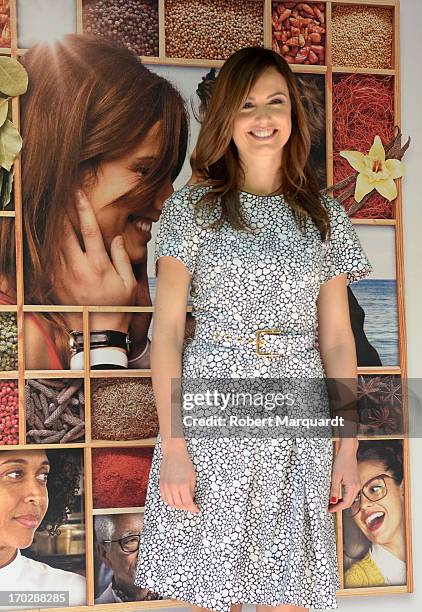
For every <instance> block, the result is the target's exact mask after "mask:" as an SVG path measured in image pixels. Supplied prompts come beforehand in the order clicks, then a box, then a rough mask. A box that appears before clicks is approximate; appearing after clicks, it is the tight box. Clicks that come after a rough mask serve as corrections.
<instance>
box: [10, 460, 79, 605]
mask: <svg viewBox="0 0 422 612" xmlns="http://www.w3.org/2000/svg"><path fill="white" fill-rule="evenodd" d="M0 470H1V478H0V489H1V491H0V507H1V508H0V514H1V517H2V519H1V521H0V523H1V527H0V540H1V548H2V550H3V551H7V558H5V559H3V563H2V566H1V568H0V592H2V596H3V597H6V599H8V601H6V600H4V601H2V604H5V605H6V606H8V604H9V603H10V606H8V607H7V608H3V607H2V609H10V610H13V609H15V608H16V606H17V605H18V604H19V603H20V604H21V605H22V604H26V607H31V608H43V607H48V606H43V602H48V605H49V606H50V607H51V605H52V603H55V606H54V607H66V606H68V605H70V606H83V605H86V579H85V569H86V568H85V518H84V484H83V483H84V468H83V455H82V450H80V449H50V450H45V449H30V450H26V449H25V450H17V449H16V450H2V451H1V452H0ZM15 591H23V594H22V595H21V599H19V600H18V599H17V597H18V595H16V594H14V592H15ZM32 591H35V593H31V592H32ZM40 591H43V592H44V593H41V592H40ZM4 592H6V595H5V594H4ZM31 604H33V605H31Z"/></svg>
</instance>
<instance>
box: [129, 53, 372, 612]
mask: <svg viewBox="0 0 422 612" xmlns="http://www.w3.org/2000/svg"><path fill="white" fill-rule="evenodd" d="M309 151H310V137H309V129H308V126H307V123H306V114H305V113H304V109H303V106H302V103H301V100H300V93H299V90H298V87H297V83H296V80H295V76H294V74H293V73H292V72H291V70H290V68H289V66H288V64H287V63H286V62H285V61H284V60H283V58H281V57H280V56H279V55H277V54H276V53H274V52H272V51H270V50H268V49H263V48H259V47H252V48H245V49H241V50H240V51H238V52H236V53H234V54H233V55H232V56H231V57H230V58H229V59H228V60H227V61H226V62H225V64H224V65H223V67H222V69H221V71H220V73H219V75H218V79H217V82H216V84H215V87H214V89H213V93H212V97H211V100H210V103H209V107H208V110H207V113H206V116H205V119H204V122H203V124H202V127H201V131H200V134H199V138H198V142H197V146H196V152H195V159H194V162H193V163H192V162H191V163H192V166H193V171H194V172H195V174H196V176H197V177H200V180H201V183H199V185H194V186H185V187H184V188H183V189H181V190H179V191H178V192H176V193H174V194H173V196H172V197H170V198H169V199H168V200H167V201H166V203H165V205H164V207H163V211H162V216H161V219H160V229H159V233H158V236H157V242H156V252H155V261H156V266H157V268H158V282H157V296H156V305H155V311H154V335H153V343H152V353H151V359H152V381H153V386H154V394H155V397H156V403H157V410H158V414H159V422H160V432H159V435H158V437H157V444H156V447H155V451H154V456H153V463H152V469H151V472H150V477H149V483H148V492H147V501H146V506H145V519H144V529H143V532H142V534H141V540H140V546H139V556H138V565H137V575H136V579H135V584H136V585H137V586H139V587H148V588H150V589H152V590H154V591H156V592H158V593H160V594H161V595H163V596H165V597H172V598H178V599H182V600H184V601H189V602H191V603H192V604H193V610H194V612H197V610H198V609H200V608H208V609H212V610H216V611H221V612H228V611H229V610H230V609H231V607H232V605H235V607H237V608H238V607H239V606H240V605H241V604H242V603H254V604H256V605H257V612H264V609H265V608H264V606H268V605H271V606H275V607H277V608H279V609H280V610H290V609H293V606H296V607H299V608H302V609H306V608H308V607H315V608H336V607H337V602H336V597H335V594H336V589H337V588H339V578H338V568H337V558H336V542H335V529H334V512H337V511H340V510H343V509H344V508H347V507H349V506H350V504H351V503H352V501H353V499H354V497H355V495H356V493H357V491H358V490H359V488H360V482H359V476H358V468H357V462H356V448H357V442H356V438H354V437H352V438H349V439H347V438H346V436H345V435H344V433H342V435H341V444H340V448H339V451H338V453H337V455H336V458H335V461H334V464H333V466H332V463H331V461H332V452H333V450H332V440H331V439H330V436H328V435H327V432H326V431H325V437H324V435H319V436H315V437H314V438H310V439H309V438H308V437H306V435H305V436H304V435H300V434H299V435H296V436H294V437H293V438H292V436H291V435H288V436H285V437H272V436H271V430H270V435H268V436H267V438H265V437H264V438H262V437H256V438H252V439H251V438H247V437H246V436H242V435H240V436H239V435H238V436H237V437H231V438H230V437H227V435H224V431H223V430H218V429H217V435H218V432H220V436H219V437H218V438H217V439H214V438H213V432H212V431H211V427H210V428H209V431H208V433H205V435H204V434H203V435H201V436H199V437H195V436H194V437H190V436H189V435H188V434H189V431H188V427H187V426H186V419H185V414H183V419H182V414H181V407H180V395H179V393H180V389H179V387H180V384H179V382H178V381H179V380H180V379H181V378H182V380H183V381H184V384H183V389H182V390H184V389H185V388H186V385H187V381H188V380H190V379H192V380H195V379H199V378H206V379H210V378H220V379H225V380H230V379H232V378H236V379H246V378H248V377H251V378H257V379H258V381H262V379H265V378H274V379H277V380H280V379H281V378H283V379H284V381H285V380H287V383H288V384H291V382H290V381H293V379H299V380H300V379H304V380H307V381H308V383H309V382H310V380H311V379H314V380H315V379H322V382H324V378H325V377H329V378H330V379H331V380H332V381H333V380H334V382H336V380H337V379H339V378H340V377H341V378H342V379H343V381H345V382H344V384H343V385H342V386H340V385H339V386H338V390H339V391H340V394H339V399H338V400H337V407H338V406H340V407H341V408H344V406H346V407H347V405H349V412H350V413H351V421H353V417H354V416H355V413H354V411H353V407H354V406H355V400H356V386H357V367H356V352H355V345H354V339H353V334H352V331H351V327H350V319H349V312H348V304H347V291H346V284H347V282H352V281H355V280H358V279H360V278H362V277H363V276H366V275H367V274H368V273H369V272H370V271H371V270H372V268H371V265H370V263H369V261H368V260H367V258H366V255H365V253H364V252H363V250H362V247H361V245H360V243H359V240H358V237H357V234H356V232H355V230H354V227H353V225H352V223H351V221H350V219H349V218H348V217H347V215H346V213H345V211H344V209H343V208H342V207H341V206H340V205H339V204H338V203H337V202H336V201H335V200H332V199H330V198H328V197H325V198H321V197H320V195H319V186H318V182H317V180H316V178H315V176H314V174H313V171H312V167H311V165H310V163H309ZM220 220H221V222H220V223H219V221H220ZM203 221H206V223H204V222H203ZM209 221H211V224H210V223H209ZM214 221H215V223H214V224H213V222H214ZM245 225H246V229H245ZM329 229H330V230H331V231H330V234H329V237H330V238H331V239H330V240H329V241H328V240H326V238H327V233H328V230H329ZM247 230H248V231H247ZM254 234H255V235H254ZM190 283H191V284H192V300H193V304H192V312H193V313H194V314H195V316H196V321H197V323H196V330H195V337H194V339H193V341H192V342H191V343H190V344H189V345H188V346H187V347H186V349H185V350H184V351H183V353H182V350H181V348H182V341H183V325H184V320H185V308H186V296H187V293H188V287H189V284H190ZM317 319H318V323H319V332H320V351H321V355H320V353H319V352H318V351H317V349H316V348H315V345H314V340H315V326H316V321H317ZM265 336H266V337H265ZM262 339H264V340H266V342H265V345H263V344H262V342H259V340H261V341H262ZM268 353H270V355H271V356H266V355H268ZM284 381H283V385H284ZM171 382H173V383H174V387H173V388H172V385H171ZM244 382H245V384H246V382H247V381H246V380H245V381H244ZM268 382H270V381H268ZM201 390H203V387H202V389H201ZM183 399H184V400H185V399H186V398H183ZM258 399H259V398H258ZM298 399H299V400H301V399H302V398H300V397H299V398H298ZM322 399H323V400H324V406H323V407H322V408H323V413H324V412H325V414H327V412H328V397H327V398H325V397H323V398H322ZM298 403H299V404H301V401H299V402H298ZM170 406H172V408H173V410H172V411H171V413H170V410H169V407H170ZM311 408H312V406H311ZM300 411H301V405H299V410H298V412H299V413H300ZM219 412H220V414H221V408H219ZM315 412H317V408H316V407H315ZM182 421H183V422H182ZM352 426H354V431H356V426H355V424H353V422H352ZM274 433H275V431H274ZM330 433H331V431H330ZM214 437H215V436H214ZM186 438H187V439H186ZM331 467H332V474H331ZM341 486H343V488H344V489H345V492H344V496H343V499H342V500H341V501H340V500H339V497H341V493H340V487H341ZM329 501H330V502H331V503H330V504H329V505H328V502H329ZM327 506H328V507H327Z"/></svg>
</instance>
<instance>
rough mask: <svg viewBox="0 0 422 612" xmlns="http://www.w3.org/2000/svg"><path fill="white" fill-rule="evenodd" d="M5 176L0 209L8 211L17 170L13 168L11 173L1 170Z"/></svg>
mask: <svg viewBox="0 0 422 612" xmlns="http://www.w3.org/2000/svg"><path fill="white" fill-rule="evenodd" d="M0 170H1V171H2V175H3V181H2V182H3V185H2V190H1V199H0V208H3V210H4V209H6V208H7V206H8V205H9V202H10V198H11V195H12V187H13V177H14V174H15V169H14V167H13V166H12V168H11V170H10V172H7V171H6V170H4V168H0Z"/></svg>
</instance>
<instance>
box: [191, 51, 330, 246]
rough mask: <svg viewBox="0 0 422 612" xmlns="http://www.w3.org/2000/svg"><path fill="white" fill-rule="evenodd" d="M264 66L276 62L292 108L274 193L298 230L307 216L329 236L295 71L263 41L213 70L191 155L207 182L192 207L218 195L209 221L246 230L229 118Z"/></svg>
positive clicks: (273, 65) (207, 203) (200, 180)
mask: <svg viewBox="0 0 422 612" xmlns="http://www.w3.org/2000/svg"><path fill="white" fill-rule="evenodd" d="M268 68H275V69H276V70H278V72H279V73H280V74H281V75H282V76H283V77H284V78H285V80H286V82H287V85H288V88H289V93H290V99H291V108H292V111H291V112H292V133H291V136H290V138H289V140H288V142H287V143H286V145H285V146H284V148H283V153H282V158H281V170H282V184H281V185H280V186H279V188H278V189H277V190H276V191H275V192H274V194H283V196H284V198H285V200H286V202H287V203H288V205H289V206H290V207H291V209H292V212H293V215H294V218H295V220H296V223H297V226H298V227H299V229H300V230H301V231H304V230H305V226H306V218H307V217H311V218H312V220H313V221H314V223H315V225H316V226H317V228H318V230H319V232H320V235H321V239H322V240H325V239H326V238H327V236H329V217H328V212H327V210H326V208H325V206H324V204H323V201H322V199H321V196H320V193H319V184H318V179H317V177H316V174H315V171H314V169H313V168H312V166H311V164H310V159H309V155H310V151H311V131H310V127H309V124H308V120H307V116H306V112H305V109H304V106H303V103H302V100H301V92H300V89H299V86H298V84H297V80H296V76H295V74H294V73H293V72H292V70H291V69H290V66H289V64H288V63H287V62H286V61H285V60H284V59H283V58H282V57H281V56H280V55H278V54H277V53H275V52H274V51H272V50H270V49H265V48H263V47H245V48H243V49H240V50H239V51H236V52H235V53H233V55H231V56H230V57H229V58H228V60H227V61H226V62H225V63H224V64H223V66H222V68H221V70H220V72H219V73H218V76H217V79H216V81H215V83H214V85H213V87H212V94H211V97H210V99H209V103H208V107H207V110H206V112H205V114H204V117H203V121H202V125H201V130H200V133H199V136H198V142H197V144H196V149H195V154H194V155H193V156H192V157H191V166H192V170H193V173H194V174H195V176H197V177H198V183H197V187H203V186H204V185H208V186H210V187H211V188H210V189H209V190H207V192H206V193H205V194H203V195H201V196H200V198H198V200H197V201H196V203H195V205H196V207H197V210H199V209H200V208H202V207H205V206H211V207H213V206H217V203H216V199H217V198H220V199H221V216H220V218H219V219H218V220H217V221H216V222H214V223H211V224H210V225H209V227H219V226H220V225H221V224H222V223H223V222H224V221H228V222H229V223H230V224H231V225H232V226H233V227H234V228H235V229H239V230H246V231H248V229H249V228H248V226H247V223H246V221H245V220H244V219H243V216H242V214H241V211H240V201H239V190H240V187H239V186H240V185H241V182H242V181H241V179H243V178H244V176H243V169H242V166H241V163H240V159H239V154H238V151H237V147H236V145H235V143H234V141H233V139H232V134H233V122H234V119H235V116H236V115H237V113H238V112H239V110H240V109H241V108H242V105H243V103H244V102H245V100H246V98H247V95H248V92H249V90H250V88H251V87H252V85H253V84H254V82H255V81H256V80H257V79H258V78H259V76H260V75H261V74H262V73H263V72H264V71H265V70H266V69H268ZM193 193H195V190H194V191H193ZM192 195H193V194H192Z"/></svg>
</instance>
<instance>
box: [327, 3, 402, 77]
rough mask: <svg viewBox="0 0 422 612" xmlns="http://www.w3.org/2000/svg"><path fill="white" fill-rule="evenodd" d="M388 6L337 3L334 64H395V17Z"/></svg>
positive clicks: (335, 11) (383, 66)
mask: <svg viewBox="0 0 422 612" xmlns="http://www.w3.org/2000/svg"><path fill="white" fill-rule="evenodd" d="M392 17H393V15H392V11H391V10H390V9H389V8H383V7H378V6H347V5H344V6H334V7H333V13H332V48H333V65H334V66H355V67H356V68H392V65H391V64H392V43H393V21H392Z"/></svg>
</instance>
